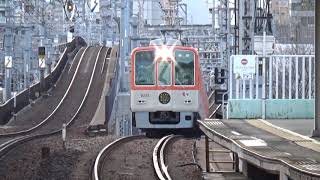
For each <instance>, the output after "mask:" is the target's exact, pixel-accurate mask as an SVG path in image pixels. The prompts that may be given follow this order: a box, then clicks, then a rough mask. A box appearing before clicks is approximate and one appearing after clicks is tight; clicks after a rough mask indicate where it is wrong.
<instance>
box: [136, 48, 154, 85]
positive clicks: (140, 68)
mask: <svg viewBox="0 0 320 180" xmlns="http://www.w3.org/2000/svg"><path fill="white" fill-rule="evenodd" d="M134 71H135V72H134V74H135V84H136V85H155V76H154V71H155V68H154V51H140V52H136V54H135V69H134Z"/></svg>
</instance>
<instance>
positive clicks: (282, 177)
mask: <svg viewBox="0 0 320 180" xmlns="http://www.w3.org/2000/svg"><path fill="white" fill-rule="evenodd" d="M279 180H288V176H287V175H286V173H285V172H284V171H280V175H279Z"/></svg>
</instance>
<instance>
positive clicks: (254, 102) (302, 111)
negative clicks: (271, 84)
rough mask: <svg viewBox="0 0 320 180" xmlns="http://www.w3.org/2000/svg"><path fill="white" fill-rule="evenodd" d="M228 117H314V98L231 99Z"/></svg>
mask: <svg viewBox="0 0 320 180" xmlns="http://www.w3.org/2000/svg"><path fill="white" fill-rule="evenodd" d="M227 112H228V119H257V118H264V117H265V118H266V119H312V118H314V99H266V100H261V99H230V100H229V103H228V109H227Z"/></svg>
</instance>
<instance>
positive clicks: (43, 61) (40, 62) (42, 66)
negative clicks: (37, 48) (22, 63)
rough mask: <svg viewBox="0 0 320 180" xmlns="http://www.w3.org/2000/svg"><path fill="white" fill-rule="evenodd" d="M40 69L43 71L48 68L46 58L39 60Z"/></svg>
mask: <svg viewBox="0 0 320 180" xmlns="http://www.w3.org/2000/svg"><path fill="white" fill-rule="evenodd" d="M39 67H40V68H41V69H44V68H46V61H45V58H39Z"/></svg>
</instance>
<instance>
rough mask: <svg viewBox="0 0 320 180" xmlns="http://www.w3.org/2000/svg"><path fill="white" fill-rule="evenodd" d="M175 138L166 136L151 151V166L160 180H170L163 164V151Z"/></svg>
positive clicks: (166, 168) (166, 167)
mask: <svg viewBox="0 0 320 180" xmlns="http://www.w3.org/2000/svg"><path fill="white" fill-rule="evenodd" d="M175 137H177V136H175V135H168V136H165V137H163V138H161V139H160V140H159V141H158V143H157V144H156V146H155V147H154V149H153V156H152V160H153V166H154V170H155V171H156V174H157V176H158V178H159V179H160V180H172V179H171V177H170V175H169V172H168V166H166V164H165V160H164V158H165V157H164V149H165V148H166V146H167V144H168V142H169V141H170V140H172V139H173V138H175Z"/></svg>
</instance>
